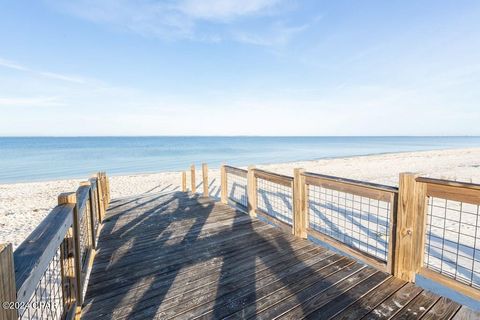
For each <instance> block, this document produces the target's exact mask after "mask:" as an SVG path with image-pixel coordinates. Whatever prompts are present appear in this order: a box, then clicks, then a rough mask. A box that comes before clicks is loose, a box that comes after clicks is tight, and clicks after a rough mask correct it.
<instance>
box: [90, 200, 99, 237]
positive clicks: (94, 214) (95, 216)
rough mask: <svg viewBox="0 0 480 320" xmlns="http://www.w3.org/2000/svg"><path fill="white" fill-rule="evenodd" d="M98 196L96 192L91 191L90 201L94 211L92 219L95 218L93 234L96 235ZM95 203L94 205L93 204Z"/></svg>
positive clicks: (91, 208)
mask: <svg viewBox="0 0 480 320" xmlns="http://www.w3.org/2000/svg"><path fill="white" fill-rule="evenodd" d="M96 201H97V200H96V197H95V192H94V191H93V192H91V193H90V201H89V207H90V210H91V211H93V212H92V219H93V234H94V235H96V234H97V232H98V224H99V222H98V209H97V208H96V203H97V202H96ZM92 204H93V206H92Z"/></svg>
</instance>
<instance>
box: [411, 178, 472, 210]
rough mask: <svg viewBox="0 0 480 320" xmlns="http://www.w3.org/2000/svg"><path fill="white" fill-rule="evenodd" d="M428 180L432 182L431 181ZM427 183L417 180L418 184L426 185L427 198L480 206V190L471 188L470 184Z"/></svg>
mask: <svg viewBox="0 0 480 320" xmlns="http://www.w3.org/2000/svg"><path fill="white" fill-rule="evenodd" d="M428 180H429V181H431V179H428ZM425 181H427V180H424V179H417V182H419V183H425V185H426V188H427V196H429V197H436V198H442V199H448V200H453V201H459V202H466V203H471V204H476V205H480V196H479V194H480V189H477V188H476V187H475V188H470V187H469V186H468V184H459V183H455V184H453V183H451V184H445V183H437V182H425ZM474 186H477V185H474Z"/></svg>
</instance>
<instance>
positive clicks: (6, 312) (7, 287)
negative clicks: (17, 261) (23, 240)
mask: <svg viewBox="0 0 480 320" xmlns="http://www.w3.org/2000/svg"><path fill="white" fill-rule="evenodd" d="M5 302H12V303H15V302H17V288H16V286H15V269H14V266H13V249H12V244H11V243H9V244H0V319H2V320H3V319H5V320H16V319H17V317H18V315H17V310H16V309H15V308H11V309H10V308H5V307H4V306H2V304H3V303H5Z"/></svg>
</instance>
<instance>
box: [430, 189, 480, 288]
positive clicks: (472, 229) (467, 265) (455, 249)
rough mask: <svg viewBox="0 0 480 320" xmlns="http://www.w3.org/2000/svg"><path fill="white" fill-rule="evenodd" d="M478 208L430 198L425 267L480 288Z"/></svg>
mask: <svg viewBox="0 0 480 320" xmlns="http://www.w3.org/2000/svg"><path fill="white" fill-rule="evenodd" d="M479 207H480V206H479V205H474V204H469V203H465V202H459V201H452V200H448V199H443V198H437V197H429V198H428V205H427V216H426V235H425V251H424V266H425V267H427V268H428V269H431V270H433V271H436V272H438V273H440V274H442V275H444V276H447V277H449V278H452V279H454V280H456V281H459V282H461V283H464V284H466V285H469V286H471V287H473V288H476V289H480V211H479V210H480V209H479Z"/></svg>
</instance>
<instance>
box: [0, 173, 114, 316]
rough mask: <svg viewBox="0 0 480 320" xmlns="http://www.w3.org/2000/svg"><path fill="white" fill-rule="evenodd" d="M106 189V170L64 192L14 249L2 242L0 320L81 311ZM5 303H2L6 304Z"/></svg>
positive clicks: (74, 313)
mask: <svg viewBox="0 0 480 320" xmlns="http://www.w3.org/2000/svg"><path fill="white" fill-rule="evenodd" d="M109 202H110V187H109V182H108V178H107V176H106V175H105V173H99V174H97V175H96V176H95V177H92V178H91V179H89V180H88V181H85V182H82V183H81V185H80V187H79V188H78V189H77V191H76V192H70V193H62V194H60V195H59V197H58V206H56V207H55V208H54V209H53V210H52V211H51V212H50V213H49V214H48V215H47V217H45V219H44V220H43V221H42V222H41V223H40V224H39V225H38V226H37V228H35V230H34V231H33V232H32V233H31V234H30V235H29V236H28V237H27V239H25V241H24V242H23V243H22V244H21V245H20V246H19V247H18V248H17V249H16V250H15V252H12V246H11V244H9V245H0V266H1V267H2V268H1V270H2V272H1V273H0V289H1V290H0V301H2V302H3V303H5V302H8V303H7V304H4V305H3V308H1V309H0V318H1V319H17V318H19V319H71V318H74V317H76V318H78V317H79V315H80V310H81V306H82V303H83V298H84V295H85V291H86V283H87V280H88V274H89V272H90V270H91V266H92V261H93V257H94V254H95V248H96V241H97V238H98V234H99V232H100V229H101V223H102V220H103V217H104V214H105V210H106V208H107V207H108V204H109ZM5 306H6V307H5Z"/></svg>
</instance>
